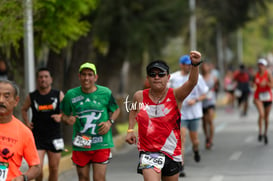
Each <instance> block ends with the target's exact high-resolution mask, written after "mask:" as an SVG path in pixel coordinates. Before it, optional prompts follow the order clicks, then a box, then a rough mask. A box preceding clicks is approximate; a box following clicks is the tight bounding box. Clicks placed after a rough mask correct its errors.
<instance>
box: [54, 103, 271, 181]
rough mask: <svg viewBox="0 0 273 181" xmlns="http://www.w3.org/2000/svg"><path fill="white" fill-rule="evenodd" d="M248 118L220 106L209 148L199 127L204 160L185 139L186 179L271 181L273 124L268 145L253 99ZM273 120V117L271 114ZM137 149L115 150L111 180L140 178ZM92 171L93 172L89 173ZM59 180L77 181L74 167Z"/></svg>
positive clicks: (202, 180) (111, 167)
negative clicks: (195, 157) (260, 132)
mask: <svg viewBox="0 0 273 181" xmlns="http://www.w3.org/2000/svg"><path fill="white" fill-rule="evenodd" d="M250 105H251V107H250V110H249V113H248V115H247V116H246V117H240V116H239V111H238V110H234V111H233V112H231V113H227V112H225V110H224V109H223V108H217V111H216V117H215V139H214V147H213V148H212V149H211V150H206V149H205V146H204V141H205V139H204V136H203V132H202V130H201V125H200V129H199V139H200V151H201V161H200V162H199V163H195V161H194V160H193V155H192V151H191V145H190V142H189V137H188V135H187V141H186V155H185V172H186V177H184V178H179V180H184V181H257V180H259V181H272V180H273V163H272V161H273V156H272V155H273V134H272V129H273V125H272V124H271V125H270V127H269V133H268V138H269V144H268V145H264V143H263V142H258V140H257V136H258V126H257V111H256V109H255V108H254V107H253V104H252V102H251V103H250ZM271 120H272V116H271ZM137 162H138V152H137V148H136V146H131V145H127V144H125V145H124V147H123V148H122V149H121V150H118V151H114V152H113V158H112V160H111V163H110V164H109V166H108V170H107V180H109V181H122V180H126V181H127V180H130V181H140V180H143V178H142V176H141V175H138V174H137V173H136V166H137ZM90 174H92V173H90ZM59 180H60V181H67V180H69V181H72V180H77V174H76V170H75V168H73V169H71V170H69V171H66V172H64V173H62V174H61V175H60V178H59Z"/></svg>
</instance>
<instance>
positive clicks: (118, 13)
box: [93, 0, 189, 92]
mask: <svg viewBox="0 0 273 181" xmlns="http://www.w3.org/2000/svg"><path fill="white" fill-rule="evenodd" d="M186 3H187V1H181V0H173V1H168V0H149V1H143V0H137V1H128V0H114V1H113V0H105V1H103V3H101V4H100V5H99V7H98V13H97V15H96V16H95V22H94V24H93V25H94V26H93V27H94V36H95V40H96V44H95V45H96V50H97V53H98V62H97V63H98V68H99V72H100V73H101V74H102V75H103V77H100V80H101V82H103V83H104V84H106V85H110V87H111V88H112V89H113V90H114V91H115V92H118V91H119V89H120V85H118V82H119V80H120V71H121V67H122V65H123V63H124V62H125V61H129V62H130V65H131V69H130V71H129V72H130V77H131V78H132V77H133V76H134V77H135V78H132V79H131V81H129V82H131V84H130V86H129V87H130V88H131V90H136V89H137V88H138V89H139V88H142V85H143V81H144V80H143V77H142V67H143V66H142V62H143V56H144V54H147V55H148V57H149V60H152V59H155V58H160V57H161V55H160V53H161V49H162V48H163V47H164V46H165V44H166V42H167V40H168V39H169V38H170V37H173V36H176V35H177V34H178V33H179V32H180V31H181V28H182V27H183V24H184V22H185V21H187V16H186V15H187V14H188V13H189V12H188V10H187V8H184V7H188V6H187V4H186ZM101 50H103V51H101ZM105 67H110V70H111V71H109V69H105ZM132 80H133V81H132ZM128 91H130V90H125V92H128Z"/></svg>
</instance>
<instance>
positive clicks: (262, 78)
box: [254, 58, 273, 144]
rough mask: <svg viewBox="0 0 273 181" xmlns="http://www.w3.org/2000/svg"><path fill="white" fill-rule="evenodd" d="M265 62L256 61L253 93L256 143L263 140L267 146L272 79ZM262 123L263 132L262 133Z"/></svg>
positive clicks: (262, 60)
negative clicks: (256, 117)
mask: <svg viewBox="0 0 273 181" xmlns="http://www.w3.org/2000/svg"><path fill="white" fill-rule="evenodd" d="M267 64H268V63H267V61H266V60H265V59H263V58H261V59H259V60H258V71H257V73H256V76H255V78H254V84H255V92H254V104H255V106H256V108H257V110H258V112H259V117H258V126H259V135H258V141H260V142H261V141H262V140H264V144H268V137H267V131H268V125H269V115H270V111H271V106H272V90H271V89H272V87H273V78H272V75H271V72H269V71H268V70H267ZM263 123H264V131H263Z"/></svg>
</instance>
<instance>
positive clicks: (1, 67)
mask: <svg viewBox="0 0 273 181" xmlns="http://www.w3.org/2000/svg"><path fill="white" fill-rule="evenodd" d="M0 79H8V68H7V64H6V62H5V61H4V60H0Z"/></svg>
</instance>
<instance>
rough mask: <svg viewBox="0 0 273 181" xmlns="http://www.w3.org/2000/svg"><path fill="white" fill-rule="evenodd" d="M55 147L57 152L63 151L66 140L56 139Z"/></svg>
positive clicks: (54, 141)
mask: <svg viewBox="0 0 273 181" xmlns="http://www.w3.org/2000/svg"><path fill="white" fill-rule="evenodd" d="M53 145H54V147H55V149H56V150H63V149H64V140H63V139H62V138H59V139H54V140H53Z"/></svg>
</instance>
